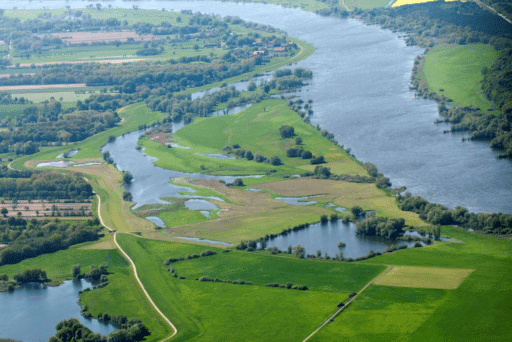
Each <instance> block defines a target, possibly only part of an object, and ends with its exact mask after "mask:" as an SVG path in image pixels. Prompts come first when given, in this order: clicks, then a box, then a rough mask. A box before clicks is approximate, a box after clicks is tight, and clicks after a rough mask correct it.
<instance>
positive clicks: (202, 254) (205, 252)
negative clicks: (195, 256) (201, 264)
mask: <svg viewBox="0 0 512 342" xmlns="http://www.w3.org/2000/svg"><path fill="white" fill-rule="evenodd" d="M214 254H217V252H214V251H211V250H209V249H207V250H206V251H203V252H201V256H202V257H204V256H209V255H214Z"/></svg>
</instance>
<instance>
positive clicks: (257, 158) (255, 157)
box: [254, 153, 267, 163]
mask: <svg viewBox="0 0 512 342" xmlns="http://www.w3.org/2000/svg"><path fill="white" fill-rule="evenodd" d="M254 160H256V162H258V163H264V162H266V161H267V158H265V157H263V156H262V155H261V154H259V153H256V155H255V156H254Z"/></svg>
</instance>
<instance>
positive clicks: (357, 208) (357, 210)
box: [350, 205, 364, 217]
mask: <svg viewBox="0 0 512 342" xmlns="http://www.w3.org/2000/svg"><path fill="white" fill-rule="evenodd" d="M350 211H351V212H352V215H354V217H359V215H361V214H362V213H363V212H364V211H363V208H361V207H360V206H358V205H355V206H353V207H352V208H350Z"/></svg>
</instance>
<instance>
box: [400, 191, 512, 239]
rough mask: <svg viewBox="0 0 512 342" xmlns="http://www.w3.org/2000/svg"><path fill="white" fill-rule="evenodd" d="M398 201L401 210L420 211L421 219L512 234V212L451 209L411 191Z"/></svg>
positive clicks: (458, 207) (438, 223)
mask: <svg viewBox="0 0 512 342" xmlns="http://www.w3.org/2000/svg"><path fill="white" fill-rule="evenodd" d="M398 201H399V203H400V209H401V210H404V211H413V212H415V213H418V214H419V216H420V218H421V219H423V220H425V221H427V222H429V223H431V224H436V225H458V226H461V227H464V228H466V229H473V230H477V231H482V232H484V233H487V234H512V214H503V213H494V214H487V213H472V212H469V211H468V209H467V208H464V207H461V206H457V207H455V209H449V208H447V207H445V206H444V205H441V204H438V203H429V202H428V201H427V200H425V199H423V198H421V197H420V196H412V195H411V194H410V193H406V194H405V195H404V196H400V197H399V198H398Z"/></svg>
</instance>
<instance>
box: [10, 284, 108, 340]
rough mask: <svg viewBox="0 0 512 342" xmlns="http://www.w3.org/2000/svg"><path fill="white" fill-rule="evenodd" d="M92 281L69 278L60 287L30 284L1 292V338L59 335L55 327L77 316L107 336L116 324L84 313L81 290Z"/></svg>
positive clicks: (93, 329) (33, 338)
mask: <svg viewBox="0 0 512 342" xmlns="http://www.w3.org/2000/svg"><path fill="white" fill-rule="evenodd" d="M87 287H91V284H90V283H89V282H87V281H86V280H84V279H82V280H80V281H77V280H69V281H66V282H64V284H62V285H59V286H56V287H43V286H42V285H41V284H28V285H25V286H24V287H22V288H20V289H16V290H14V291H12V292H0V308H1V309H0V337H2V338H11V339H14V340H19V341H23V342H41V341H48V339H49V338H50V337H51V336H53V335H55V332H56V330H55V326H56V325H57V323H59V322H60V321H62V320H64V319H70V318H77V319H78V320H79V321H80V323H82V324H83V325H85V326H86V327H88V328H89V329H91V330H92V331H94V332H99V333H101V334H102V335H106V334H108V333H110V332H112V331H115V330H116V328H114V327H113V326H112V325H109V324H103V323H101V322H99V321H98V320H96V319H86V318H84V317H82V316H81V315H80V310H81V307H80V305H79V304H78V291H80V290H83V289H85V288H87Z"/></svg>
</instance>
